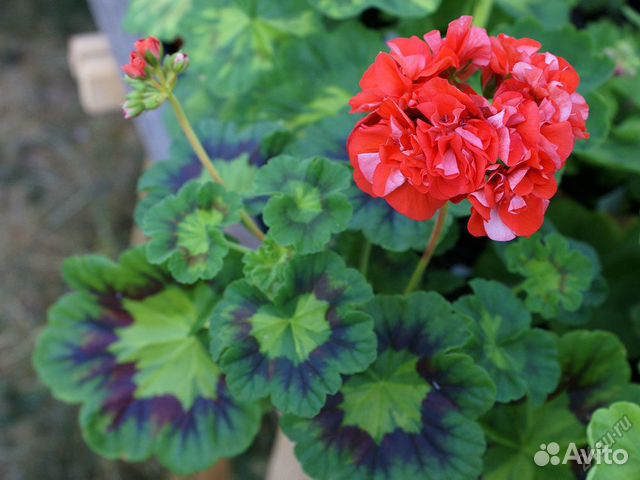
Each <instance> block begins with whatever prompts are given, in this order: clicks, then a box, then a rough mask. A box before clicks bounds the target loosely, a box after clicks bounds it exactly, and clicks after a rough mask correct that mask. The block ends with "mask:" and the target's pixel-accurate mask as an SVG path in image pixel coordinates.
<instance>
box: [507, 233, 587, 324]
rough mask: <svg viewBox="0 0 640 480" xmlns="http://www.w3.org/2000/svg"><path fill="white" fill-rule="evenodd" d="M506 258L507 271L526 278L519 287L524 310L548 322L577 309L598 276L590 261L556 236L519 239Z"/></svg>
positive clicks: (512, 245)
mask: <svg viewBox="0 0 640 480" xmlns="http://www.w3.org/2000/svg"><path fill="white" fill-rule="evenodd" d="M505 256H506V263H507V268H508V269H509V271H511V272H513V273H517V274H520V275H522V276H523V277H525V280H524V281H523V282H522V284H521V286H520V288H521V289H522V290H523V291H524V292H525V293H526V296H527V298H526V305H527V308H528V309H529V310H530V311H532V312H536V313H540V314H541V315H542V316H543V317H544V318H548V319H551V318H556V317H557V316H558V314H559V313H560V312H561V311H563V310H564V311H568V312H575V311H576V310H578V308H580V306H581V305H582V303H583V301H584V294H585V292H586V291H587V290H588V289H589V287H590V285H591V282H592V281H593V279H594V277H595V274H596V273H597V268H596V267H595V266H594V263H593V261H592V260H591V259H590V258H589V257H588V256H587V255H585V254H584V253H582V251H581V250H580V249H579V248H577V247H575V246H572V245H571V244H570V243H569V241H568V240H567V239H565V238H564V237H563V236H562V235H560V234H557V233H552V234H548V235H546V236H544V238H542V235H540V234H538V235H536V236H534V237H532V238H528V239H527V238H521V239H518V241H516V242H514V243H512V244H511V245H509V246H508V247H507V248H506V251H505ZM598 268H599V267H598Z"/></svg>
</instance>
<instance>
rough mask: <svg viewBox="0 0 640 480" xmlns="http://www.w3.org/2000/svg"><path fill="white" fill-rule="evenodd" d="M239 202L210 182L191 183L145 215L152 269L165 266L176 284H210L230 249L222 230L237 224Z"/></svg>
mask: <svg viewBox="0 0 640 480" xmlns="http://www.w3.org/2000/svg"><path fill="white" fill-rule="evenodd" d="M241 205H242V202H241V199H240V197H239V196H238V195H236V194H234V193H232V192H227V191H226V190H225V188H224V187H222V186H221V185H217V184H214V183H211V182H206V183H200V182H190V183H188V184H187V185H185V186H184V187H183V188H182V189H181V190H180V191H179V192H178V193H177V194H176V195H170V196H168V197H167V198H165V199H164V200H162V201H161V202H159V203H158V204H157V205H156V206H154V207H153V208H152V209H151V210H149V212H147V214H146V215H145V218H144V222H143V224H142V229H143V231H144V233H145V235H147V236H148V237H149V238H150V240H149V243H148V244H147V258H148V259H149V261H150V262H151V263H154V264H162V263H164V262H168V267H169V270H170V271H171V273H172V275H173V276H174V277H175V278H176V280H178V281H180V282H183V283H193V282H196V281H198V280H200V279H211V278H213V277H215V275H216V274H217V273H218V272H219V271H220V269H221V268H222V264H223V261H224V257H225V256H226V255H227V253H228V252H229V246H228V245H227V240H226V238H225V236H224V232H223V231H222V229H223V228H224V227H225V226H228V225H232V224H234V223H237V222H238V221H239V219H240V209H241Z"/></svg>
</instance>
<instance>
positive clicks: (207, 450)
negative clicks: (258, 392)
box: [34, 248, 262, 473]
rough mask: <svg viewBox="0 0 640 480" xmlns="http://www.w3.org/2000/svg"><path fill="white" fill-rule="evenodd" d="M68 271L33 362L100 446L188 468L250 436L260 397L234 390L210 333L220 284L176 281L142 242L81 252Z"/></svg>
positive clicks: (243, 444) (234, 450)
mask: <svg viewBox="0 0 640 480" xmlns="http://www.w3.org/2000/svg"><path fill="white" fill-rule="evenodd" d="M64 275H65V279H66V281H67V283H68V285H69V286H70V287H71V288H72V289H73V292H72V293H69V294H67V295H66V296H64V297H62V298H61V299H60V300H59V301H58V303H56V304H55V305H54V306H53V307H52V308H51V310H50V312H49V322H48V325H47V327H46V328H45V330H44V332H43V333H42V335H41V336H40V338H39V341H38V345H37V347H36V352H35V356H34V364H35V367H36V369H37V370H38V373H39V375H40V378H41V379H42V380H43V381H44V382H45V383H46V384H47V385H48V386H49V387H50V388H51V389H52V391H53V393H54V395H55V396H56V397H58V398H60V399H61V400H64V401H67V402H72V403H80V404H82V408H81V411H80V425H81V427H82V429H83V433H84V438H85V439H86V441H87V442H88V443H89V445H90V446H91V447H92V448H94V449H95V450H96V451H97V452H99V453H100V454H102V455H104V456H106V457H108V458H121V459H127V460H129V461H141V460H144V459H146V458H148V457H150V456H152V455H154V456H157V458H158V459H159V460H160V462H161V463H162V464H163V465H165V466H167V467H168V468H170V469H172V470H173V471H175V472H180V473H190V472H195V471H199V470H203V469H205V468H207V467H208V466H210V465H212V464H213V463H214V462H215V461H216V460H217V459H219V458H220V457H227V456H229V455H235V454H238V453H240V452H242V451H243V450H244V449H246V448H247V447H248V446H249V444H250V443H251V441H252V439H253V437H254V436H255V434H256V433H257V431H258V427H259V425H260V417H261V416H262V411H261V407H260V406H259V405H257V404H256V403H241V402H238V401H237V400H235V399H234V398H232V397H231V396H230V394H229V392H228V390H227V388H226V384H225V380H224V377H223V376H222V375H221V373H220V369H219V367H218V366H217V365H216V364H215V363H214V362H213V361H212V360H211V357H210V356H209V355H208V353H207V349H206V346H205V343H204V342H203V340H202V335H203V333H205V332H206V328H207V326H208V321H209V318H210V317H211V311H212V309H213V307H214V306H215V304H216V302H217V301H218V299H219V293H218V292H219V291H220V288H218V287H217V286H216V285H215V284H198V285H196V286H195V287H185V286H182V285H177V284H174V283H173V281H172V279H171V277H170V276H169V275H168V272H166V271H165V270H163V269H162V268H159V267H155V266H152V265H150V264H149V263H148V262H147V260H146V258H145V255H144V249H142V248H137V249H135V250H131V251H129V252H127V253H125V254H123V256H122V257H121V259H120V261H119V262H118V263H114V262H111V261H110V260H108V259H106V258H104V257H99V256H87V257H77V258H73V259H71V260H68V261H67V262H66V263H65V265H64Z"/></svg>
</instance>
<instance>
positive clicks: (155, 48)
mask: <svg viewBox="0 0 640 480" xmlns="http://www.w3.org/2000/svg"><path fill="white" fill-rule="evenodd" d="M135 48H136V52H137V53H138V54H139V55H140V56H141V57H142V58H144V59H146V60H147V61H148V62H150V63H151V64H154V65H157V64H158V62H159V61H160V59H161V58H162V43H161V42H160V40H158V39H157V38H156V37H148V38H144V39H140V40H138V41H137V42H136V43H135Z"/></svg>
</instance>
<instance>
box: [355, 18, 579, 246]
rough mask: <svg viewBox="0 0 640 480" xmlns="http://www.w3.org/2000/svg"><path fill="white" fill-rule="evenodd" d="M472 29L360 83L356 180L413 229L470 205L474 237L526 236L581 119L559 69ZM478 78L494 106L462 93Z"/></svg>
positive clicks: (381, 63) (520, 43) (395, 57)
mask: <svg viewBox="0 0 640 480" xmlns="http://www.w3.org/2000/svg"><path fill="white" fill-rule="evenodd" d="M471 20H472V19H471V17H461V18H460V19H458V20H455V21H453V22H451V23H450V24H449V29H448V31H447V35H446V37H445V39H442V38H441V36H440V33H439V32H437V31H433V32H430V33H428V34H426V35H425V36H424V37H423V38H424V40H421V39H419V38H417V37H411V38H399V39H395V40H392V41H391V42H389V47H390V48H391V52H390V53H381V54H380V55H378V57H377V58H376V61H375V63H374V64H373V65H372V66H371V67H370V68H369V69H368V70H367V71H366V72H365V74H364V76H363V78H362V81H361V82H360V86H361V88H362V92H361V93H359V94H358V95H356V96H355V97H353V99H352V100H351V102H350V104H351V107H352V111H353V112H368V113H369V115H368V116H367V117H366V118H364V119H363V120H361V121H360V122H358V124H357V125H356V126H355V128H354V130H353V132H352V133H351V136H350V137H349V141H348V150H349V158H350V160H351V164H352V166H353V167H354V171H355V172H354V178H355V181H356V183H357V185H358V187H360V188H361V189H362V190H364V191H365V192H367V193H368V194H370V195H372V196H374V197H383V198H385V200H387V202H388V203H389V204H390V205H391V206H392V207H393V208H394V209H396V210H397V211H399V212H400V213H402V214H404V215H406V216H407V217H409V218H412V219H414V220H418V221H421V220H426V219H429V218H431V217H432V216H433V214H434V213H435V212H436V211H437V210H438V209H439V208H440V207H441V206H442V205H444V203H445V202H446V201H449V200H450V201H453V202H459V201H461V200H463V199H464V198H468V199H469V200H470V202H471V205H472V214H471V218H470V220H469V231H470V232H471V233H472V234H473V235H477V236H483V235H487V236H489V237H490V238H492V239H494V240H501V241H506V240H511V239H513V238H515V237H516V236H530V235H532V234H533V233H535V232H536V231H537V230H538V229H539V228H540V227H541V226H542V224H543V222H544V214H545V212H546V209H547V207H548V205H549V199H550V198H551V197H553V195H555V193H556V190H557V183H556V180H555V175H556V173H557V172H558V171H559V170H560V169H561V168H563V167H564V164H565V162H566V160H567V158H568V157H569V155H570V154H571V152H572V151H573V146H574V142H575V140H576V139H585V138H588V136H589V134H588V133H587V132H586V126H585V124H586V120H587V118H588V116H589V107H588V105H587V104H586V102H585V100H584V98H583V97H582V96H581V95H580V94H579V93H577V88H578V85H579V83H580V78H579V76H578V74H577V73H576V71H575V69H573V67H571V65H569V63H568V62H567V61H566V60H564V59H562V58H560V57H556V56H555V55H552V54H550V53H539V50H540V44H539V43H538V42H536V41H535V40H531V39H526V38H525V39H514V38H511V37H508V36H506V35H499V36H498V37H492V38H489V37H488V36H487V34H486V32H485V31H484V30H483V29H480V28H476V27H472V26H471ZM478 70H480V72H481V74H482V83H483V87H484V89H485V90H495V95H494V97H493V101H492V102H491V103H490V102H489V101H488V100H487V99H485V98H484V97H482V96H480V95H479V94H477V93H476V92H475V91H474V90H473V89H472V88H471V87H470V86H469V85H467V84H465V83H464V82H465V81H466V80H467V79H469V78H470V77H471V76H472V75H473V74H475V73H476V72H477V71H478Z"/></svg>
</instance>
